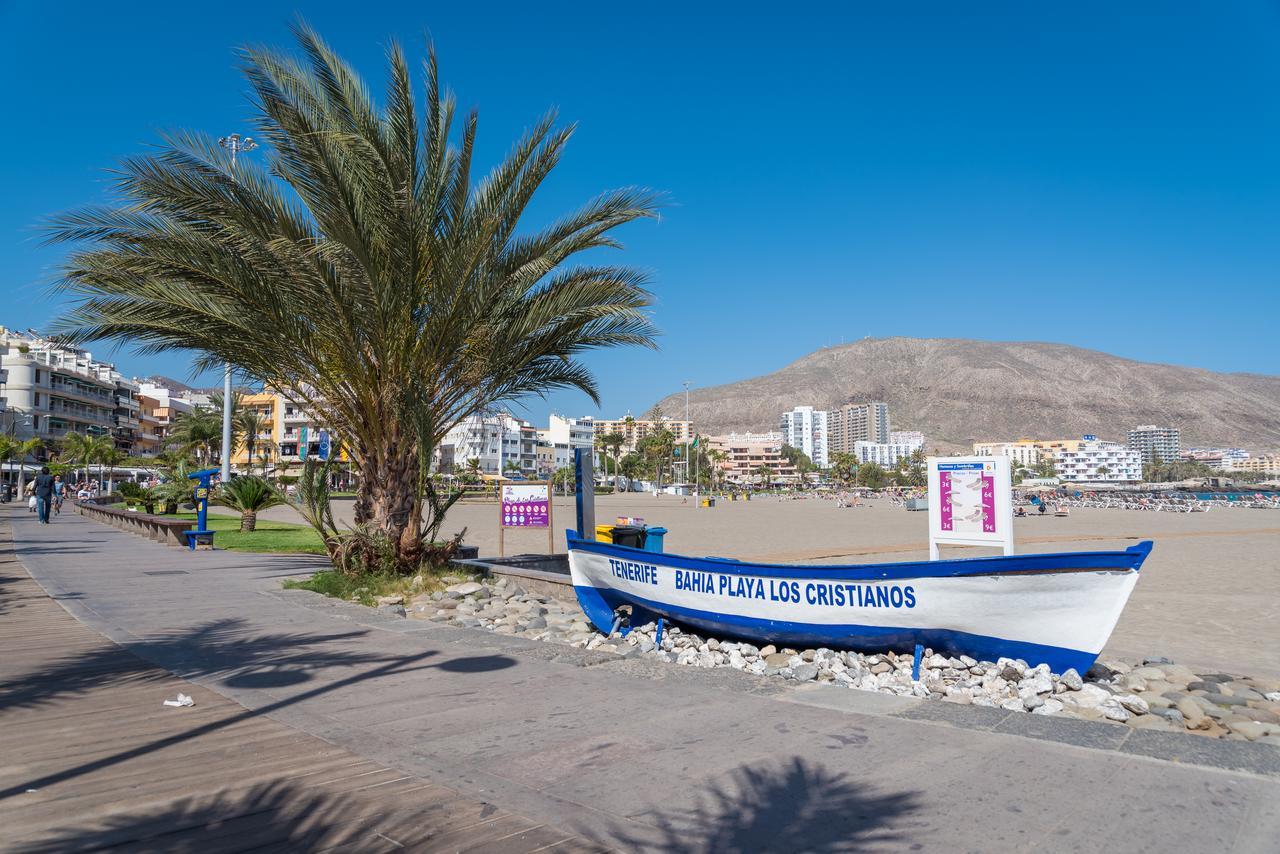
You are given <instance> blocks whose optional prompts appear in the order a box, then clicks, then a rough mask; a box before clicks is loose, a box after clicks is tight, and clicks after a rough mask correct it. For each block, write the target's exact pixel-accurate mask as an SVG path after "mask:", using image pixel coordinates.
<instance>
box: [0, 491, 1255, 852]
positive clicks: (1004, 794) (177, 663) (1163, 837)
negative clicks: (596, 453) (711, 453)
mask: <svg viewBox="0 0 1280 854" xmlns="http://www.w3.org/2000/svg"><path fill="white" fill-rule="evenodd" d="M0 513H5V514H7V518H8V519H10V520H11V521H12V523H13V524H12V527H13V535H14V538H15V542H16V544H17V554H18V557H19V558H20V559H21V561H22V562H23V564H25V566H26V567H27V568H29V569H30V571H31V573H32V574H33V575H34V576H35V577H36V578H37V579H38V580H39V581H40V583H41V584H42V585H43V586H44V587H45V588H46V589H47V590H48V591H50V592H51V593H52V594H54V596H56V597H57V598H58V600H59V603H60V604H61V605H63V606H64V607H65V608H67V610H69V611H70V612H71V613H72V614H74V615H75V616H76V617H78V618H80V619H81V620H82V621H84V623H86V624H87V625H88V626H90V627H92V628H94V629H96V630H97V631H99V632H101V633H103V634H105V635H106V636H107V637H109V638H110V639H112V640H114V641H116V642H117V643H119V644H121V645H122V646H123V647H124V648H125V649H126V650H127V651H128V652H130V653H132V654H134V655H136V656H138V657H139V658H141V659H143V660H144V661H147V662H150V663H152V664H154V665H156V666H158V667H162V668H165V669H167V670H169V671H172V672H173V673H175V674H176V675H177V677H179V678H181V679H185V680H187V681H189V682H191V683H195V685H196V686H198V689H197V690H200V689H203V691H202V693H201V694H200V695H198V696H197V700H198V701H199V702H200V703H201V705H200V706H197V707H196V709H186V710H173V709H165V710H164V711H166V712H172V713H174V714H177V715H182V714H188V713H191V712H197V713H198V712H199V711H200V710H201V709H204V708H211V709H212V708H215V704H216V702H217V701H216V698H215V697H214V694H215V693H216V694H218V695H222V696H225V697H227V698H230V699H231V700H233V701H235V702H236V703H239V704H241V705H243V706H244V707H245V708H247V709H250V710H255V711H257V712H259V714H258V715H256V716H254V720H257V721H262V720H263V718H264V717H265V718H268V719H270V720H267V721H264V723H270V722H271V721H274V722H277V723H279V724H281V725H283V726H285V727H291V728H293V729H295V730H298V731H301V732H303V733H307V734H309V735H310V736H314V737H316V738H318V739H321V740H323V741H324V742H326V743H328V744H329V745H332V746H336V747H338V748H341V749H342V750H345V751H349V752H350V753H352V754H355V755H356V756H358V757H360V758H361V759H363V760H367V761H369V762H371V763H374V764H375V765H376V767H379V768H385V769H394V771H396V772H398V773H400V774H403V775H408V776H411V777H414V778H418V779H421V780H425V781H428V782H431V783H435V784H437V785H440V786H444V787H448V788H449V789H451V790H456V791H457V792H458V793H459V794H460V795H461V796H462V797H463V798H464V799H471V800H472V801H474V802H485V803H490V804H493V805H495V807H497V808H500V809H502V810H505V811H509V812H510V813H513V814H515V815H517V816H525V817H527V818H528V820H529V821H530V824H538V825H543V826H546V827H551V828H558V829H559V830H561V831H563V832H565V833H573V834H577V835H580V836H583V837H585V838H588V839H592V840H597V841H601V842H603V843H605V844H607V845H609V846H610V847H617V848H620V849H623V850H637V849H644V848H650V849H654V850H672V851H689V852H694V851H750V850H796V851H800V850H806V851H844V850H887V851H896V850H924V851H993V850H999V851H1031V850H1036V851H1104V850H1105V851H1114V850H1116V849H1117V847H1122V848H1123V850H1125V851H1165V850H1178V851H1207V850H1223V851H1237V852H1271V851H1273V850H1274V845H1275V840H1276V839H1277V838H1280V752H1278V751H1276V750H1275V749H1274V748H1270V747H1267V746H1265V745H1250V744H1244V743H1235V744H1227V743H1215V742H1209V741H1208V740H1204V739H1196V738H1194V737H1190V736H1182V735H1178V734H1170V733H1158V732H1139V731H1131V730H1129V729H1127V728H1124V727H1119V726H1109V725H1104V724H1092V723H1085V722H1079V721H1066V720H1054V719H1047V718H1039V717H1036V716H1031V715H1024V714H1018V713H1010V712H999V711H995V710H986V709H975V708H971V707H960V706H952V705H950V704H945V703H930V702H919V701H912V700H906V699H902V698H896V697H888V696H883V695H878V694H871V693H867V692H860V691H851V690H847V689H837V688H823V687H820V686H808V687H805V688H800V687H796V686H790V685H787V684H784V683H781V682H780V681H779V680H767V679H763V678H752V677H748V676H746V675H744V674H741V673H737V672H721V671H697V670H693V669H690V668H677V667H675V666H672V665H663V664H660V663H657V662H650V661H643V660H626V661H623V660H618V659H616V658H615V657H613V656H610V655H608V654H605V653H594V652H586V651H581V650H573V649H569V648H562V647H558V646H553V645H549V644H540V643H537V642H534V641H528V640H522V639H518V638H511V637H502V636H499V635H494V634H490V633H487V632H482V631H472V630H466V629H457V628H453V627H449V626H441V625H436V624H430V623H425V622H418V621H406V620H395V619H391V618H380V617H378V616H377V615H375V614H373V613H371V612H369V611H367V610H366V609H361V608H358V607H356V606H352V605H347V604H343V603H336V602H332V601H330V600H322V599H319V598H318V597H315V596H313V595H312V594H307V593H304V592H285V591H281V590H280V589H279V582H280V579H281V578H283V577H286V576H288V575H290V574H294V573H299V572H305V571H307V569H308V566H307V564H306V563H305V562H303V561H299V560H295V559H290V558H279V557H274V558H273V557H267V556H263V557H259V558H254V557H246V556H244V555H237V554H231V553H226V552H201V553H195V554H191V553H188V552H185V551H179V550H177V549H170V548H167V547H165V546H161V545H157V544H154V543H151V542H148V541H145V540H142V539H140V538H137V537H135V536H132V535H130V534H126V533H124V532H121V531H118V530H116V529H114V528H109V527H106V526H102V525H99V524H97V523H94V522H91V521H88V520H85V519H82V518H81V517H78V516H63V517H61V518H59V519H57V520H56V521H55V524H53V525H49V526H38V525H36V524H34V522H33V521H32V520H31V518H30V517H29V516H27V515H26V514H25V513H23V512H14V511H12V510H3V511H0ZM6 574H7V575H10V576H12V575H14V573H13V572H9V573H6ZM10 618H11V612H7V611H6V612H0V625H4V624H5V621H6V620H8V619H10ZM51 619H52V618H51ZM37 646H38V645H37ZM37 653H38V650H37V651H31V650H28V651H27V652H26V653H24V654H25V655H36V654H37ZM39 661H40V659H36V660H35V661H33V662H32V663H33V664H35V665H36V666H37V667H38V666H39ZM19 669H21V668H19ZM24 672H25V671H24ZM49 675H50V677H51V678H50V679H49V680H46V681H45V682H43V683H40V684H45V685H47V687H46V688H42V689H41V690H47V691H49V692H51V693H52V694H53V695H55V696H58V695H59V692H67V691H71V692H74V691H75V690H77V689H76V687H75V685H74V684H73V685H72V686H71V687H70V688H59V687H58V679H57V676H58V673H57V670H56V669H55V668H50V669H49ZM157 678H160V677H157ZM92 681H93V680H91V679H89V680H86V679H83V678H82V679H80V688H79V689H80V690H83V689H84V687H85V686H84V683H85V682H90V683H92ZM176 685H177V683H176V682H175V681H173V680H170V682H169V683H157V685H156V690H155V696H154V697H152V696H148V697H147V702H148V703H151V702H152V701H154V703H155V704H157V705H158V703H159V700H160V699H161V698H162V697H163V696H169V695H171V694H172V693H173V690H174V689H175V686H176ZM188 693H193V692H191V691H189V692H188ZM10 713H11V712H10V711H9V710H8V709H5V714H10ZM23 714H24V715H25V716H26V717H25V720H26V721H27V722H26V723H13V722H4V725H3V728H2V729H0V732H3V734H4V735H6V736H10V737H12V736H14V735H15V734H19V733H20V731H21V729H22V728H23V727H24V726H38V723H35V721H38V720H39V716H38V715H36V716H32V715H30V714H29V713H28V712H24V713H23ZM103 714H107V709H106V708H104V709H103ZM18 740H19V741H20V742H21V741H22V738H21V736H20V734H19V738H18ZM44 752H45V753H46V754H47V756H48V757H49V758H50V759H52V760H55V764H57V765H60V766H62V772H61V774H60V775H58V776H57V777H56V782H55V783H53V785H67V784H69V783H72V782H73V781H74V779H75V778H76V777H77V775H79V774H80V773H81V771H80V770H79V764H78V763H76V762H74V761H68V759H71V758H72V756H71V751H70V750H68V755H67V756H65V757H64V756H62V755H61V750H60V746H59V745H57V744H53V745H50V746H47V747H46V748H45V749H44ZM1159 757H1165V758H1159ZM1170 757H1172V758H1174V759H1176V760H1177V761H1170V760H1169V758H1170ZM207 761H218V760H216V758H210V759H209V760H207ZM4 764H5V765H8V764H9V763H8V761H7V760H6V761H5V763H4ZM181 764H182V777H188V776H189V777H190V779H192V780H198V779H199V774H200V773H201V763H199V762H190V763H181ZM48 774H49V772H48V771H47V770H35V769H33V772H32V773H31V774H30V775H26V776H27V777H29V778H30V780H32V781H36V783H37V785H36V786H35V787H36V788H46V787H48V786H49V785H50V783H49V782H48V781H44V782H43V785H40V782H41V778H42V777H45V776H47V775H48ZM18 776H19V777H23V776H24V775H21V774H19V775H18ZM5 779H6V781H7V782H6V785H7V786H8V787H10V788H11V789H12V788H23V787H24V784H26V783H28V782H29V780H28V779H20V780H18V781H17V782H16V783H15V782H12V780H11V778H10V777H9V776H6V778H5ZM146 779H147V777H146V775H145V774H143V775H141V779H140V780H139V781H138V783H139V785H141V784H145V782H146ZM185 785H186V783H185V782H183V780H182V779H181V778H180V779H177V780H175V781H174V782H173V783H172V784H171V786H172V788H173V789H174V790H175V794H180V793H181V791H182V787H183V786H185ZM193 785H196V784H195V783H193ZM37 794H38V793H37ZM13 796H14V792H12V791H10V792H8V793H6V797H7V798H12V797H13ZM19 796H20V795H19ZM409 800H410V801H412V799H409ZM87 818H89V816H80V815H77V814H75V811H74V810H68V811H67V812H66V814H64V815H63V819H64V821H65V822H67V823H68V824H70V825H77V826H78V824H79V823H81V822H82V821H84V820H86V819H87ZM0 823H3V816H0ZM480 848H481V849H485V850H488V849H487V848H486V846H483V845H481V846H480ZM504 850H505V849H504Z"/></svg>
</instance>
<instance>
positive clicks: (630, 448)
mask: <svg viewBox="0 0 1280 854" xmlns="http://www.w3.org/2000/svg"><path fill="white" fill-rule="evenodd" d="M692 423H693V422H691V421H676V420H675V419H673V418H663V419H660V420H658V421H649V420H644V419H637V418H631V417H630V416H628V417H626V418H617V419H600V420H596V421H595V422H594V429H595V435H597V436H608V435H610V434H612V433H617V434H619V435H621V436H622V453H623V454H624V455H625V454H630V453H634V452H635V450H636V447H637V446H638V445H639V444H640V442H641V441H642V440H643V439H644V438H645V437H646V436H650V435H652V434H654V433H657V432H658V431H660V430H667V431H668V432H670V433H671V435H672V437H673V439H672V441H673V442H675V444H677V445H683V444H684V443H685V442H692V441H693V429H692Z"/></svg>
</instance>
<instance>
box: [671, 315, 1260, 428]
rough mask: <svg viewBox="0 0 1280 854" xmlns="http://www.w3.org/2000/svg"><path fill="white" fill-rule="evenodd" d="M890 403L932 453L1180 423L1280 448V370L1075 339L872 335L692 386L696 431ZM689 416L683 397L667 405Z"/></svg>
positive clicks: (894, 420)
mask: <svg viewBox="0 0 1280 854" xmlns="http://www.w3.org/2000/svg"><path fill="white" fill-rule="evenodd" d="M867 400H883V401H885V402H886V403H888V404H889V418H890V422H891V429H894V430H920V431H922V432H923V433H924V434H925V437H926V448H927V449H929V450H932V449H933V448H934V447H938V448H942V449H944V450H954V449H958V448H967V447H968V446H969V445H970V444H971V443H973V442H981V441H1002V440H1012V439H1017V438H1022V437H1034V438H1045V439H1047V438H1071V437H1075V436H1080V435H1084V434H1086V433H1092V434H1096V435H1098V436H1099V437H1101V438H1104V439H1114V440H1119V441H1124V440H1125V439H1126V438H1127V436H1128V432H1129V430H1130V429H1131V428H1132V427H1135V426H1137V425H1139V424H1159V425H1162V426H1173V427H1177V428H1179V430H1181V435H1182V446H1183V447H1184V448H1185V447H1194V446H1214V447H1219V446H1220V447H1242V448H1247V449H1249V450H1251V451H1254V452H1255V453H1256V452H1258V451H1267V450H1273V449H1276V448H1280V377H1276V376H1266V375H1261V374H1246V373H1219V372H1216V371H1209V370H1203V369H1200V368H1184V367H1178V366H1175V365H1163V364H1155V363H1150V362H1137V361H1133V360H1131V359H1122V358H1120V357H1119V356H1113V355H1110V354H1108V353H1101V352H1098V351H1095V350H1085V349H1081V348H1079V347H1071V346H1068V345H1065V344H1046V343H1039V342H1021V341H1019V342H1005V341H972V340H966V339H959V338H866V339H863V340H861V341H857V342H855V343H853V344H845V345H841V346H839V347H827V348H824V349H821V350H818V351H816V352H814V353H810V354H809V355H808V356H804V357H803V358H801V359H798V360H797V361H795V362H792V363H791V364H790V365H787V366H786V367H785V368H782V369H781V370H779V371H775V372H774V373H771V374H766V375H764V376H761V377H755V378H753V379H748V380H742V381H741V382H735V383H729V384H727V385H720V386H712V387H710V388H701V389H693V390H691V391H690V392H689V412H690V416H691V418H692V419H693V422H694V424H695V426H696V427H697V429H698V431H699V432H701V433H704V434H708V435H717V434H721V433H728V432H731V431H738V432H742V431H748V430H750V431H762V430H777V429H778V421H779V416H780V415H781V414H782V413H783V412H784V411H786V410H788V409H791V408H792V407H793V406H803V405H812V406H815V407H818V408H820V409H830V408H834V407H837V406H839V405H841V404H843V403H849V402H862V401H867ZM658 405H659V407H660V408H661V409H662V411H663V412H664V413H666V414H668V415H672V416H676V417H680V416H683V414H684V394H683V392H681V393H679V394H674V395H671V396H669V397H667V398H664V399H663V400H662V401H660V402H659V404H658Z"/></svg>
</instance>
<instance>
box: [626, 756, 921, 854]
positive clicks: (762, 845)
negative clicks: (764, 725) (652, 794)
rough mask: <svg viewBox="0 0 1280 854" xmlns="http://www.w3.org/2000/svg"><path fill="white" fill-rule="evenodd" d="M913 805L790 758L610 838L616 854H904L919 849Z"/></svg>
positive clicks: (716, 785)
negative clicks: (887, 853) (873, 853)
mask: <svg viewBox="0 0 1280 854" xmlns="http://www.w3.org/2000/svg"><path fill="white" fill-rule="evenodd" d="M920 808H921V804H920V798H919V794H918V793H915V792H892V793H877V792H876V791H875V790H874V787H872V786H870V785H866V784H861V783H858V782H855V781H854V780H851V779H850V778H849V774H847V773H833V772H831V771H829V770H827V769H826V768H825V767H824V766H823V765H822V764H820V763H816V762H812V761H809V760H807V759H804V758H802V757H799V756H795V757H792V758H791V759H790V760H786V761H780V762H777V763H774V762H764V763H758V764H755V765H743V766H740V767H738V768H735V769H734V770H733V771H731V772H730V773H729V774H728V775H727V778H725V779H723V780H721V781H715V782H711V783H710V784H709V785H708V786H707V788H706V789H704V790H703V791H700V792H698V793H697V794H696V795H695V797H694V798H693V799H692V803H690V804H689V805H688V806H687V807H684V808H677V809H670V808H665V807H659V808H657V809H655V810H652V811H650V812H646V813H640V814H637V815H634V816H632V817H631V821H630V822H629V823H628V824H626V825H625V826H623V825H615V826H614V827H613V829H612V832H611V835H612V837H613V844H616V845H617V846H618V847H619V848H620V849H621V850H624V851H662V852H676V854H735V852H758V851H803V852H816V854H828V852H830V854H835V852H854V851H867V850H894V851H896V850H900V849H907V850H910V849H913V848H920V847H923V846H922V845H920V844H919V840H918V839H916V838H915V837H916V836H917V835H919V834H922V833H923V832H924V830H925V825H926V823H925V822H924V821H922V820H921V819H919V818H912V814H913V813H915V812H917V811H918V810H919V809H920Z"/></svg>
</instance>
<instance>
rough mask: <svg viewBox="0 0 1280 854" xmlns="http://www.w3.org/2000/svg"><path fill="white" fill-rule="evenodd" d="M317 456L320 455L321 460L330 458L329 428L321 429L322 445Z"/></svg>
mask: <svg viewBox="0 0 1280 854" xmlns="http://www.w3.org/2000/svg"><path fill="white" fill-rule="evenodd" d="M317 456H319V457H320V459H321V460H328V459H329V431H328V430H321V431H320V447H319V448H318V449H317Z"/></svg>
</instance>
